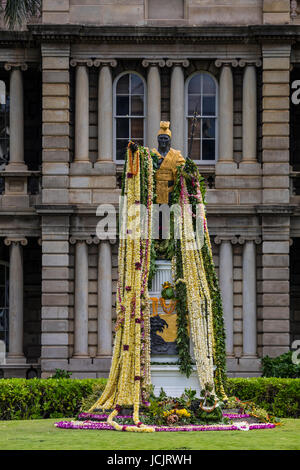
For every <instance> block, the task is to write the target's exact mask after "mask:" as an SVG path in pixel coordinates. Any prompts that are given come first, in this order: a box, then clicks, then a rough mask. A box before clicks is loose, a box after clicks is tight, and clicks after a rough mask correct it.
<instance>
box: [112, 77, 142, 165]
mask: <svg viewBox="0 0 300 470" xmlns="http://www.w3.org/2000/svg"><path fill="white" fill-rule="evenodd" d="M144 138H145V84H144V81H143V79H142V78H141V77H140V76H139V75H137V74H136V73H131V72H126V73H123V74H122V75H120V76H119V77H118V78H117V79H116V81H115V88H114V146H115V150H114V154H115V160H116V161H122V160H124V158H125V153H126V148H127V145H128V140H133V141H134V142H136V143H137V144H139V145H144Z"/></svg>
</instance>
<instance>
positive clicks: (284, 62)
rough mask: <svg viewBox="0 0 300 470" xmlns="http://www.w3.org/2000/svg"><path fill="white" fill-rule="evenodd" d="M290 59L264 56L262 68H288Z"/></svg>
mask: <svg viewBox="0 0 300 470" xmlns="http://www.w3.org/2000/svg"><path fill="white" fill-rule="evenodd" d="M289 69H290V59H289V58H288V57H264V58H263V70H264V71H265V70H289Z"/></svg>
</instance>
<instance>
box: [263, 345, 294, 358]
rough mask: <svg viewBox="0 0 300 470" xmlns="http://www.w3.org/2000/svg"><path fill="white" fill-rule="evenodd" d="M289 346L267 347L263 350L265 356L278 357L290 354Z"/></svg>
mask: <svg viewBox="0 0 300 470" xmlns="http://www.w3.org/2000/svg"><path fill="white" fill-rule="evenodd" d="M289 350H290V348H289V346H267V347H266V346H265V347H264V348H263V355H264V356H270V357H277V356H280V355H281V354H284V353H286V352H289Z"/></svg>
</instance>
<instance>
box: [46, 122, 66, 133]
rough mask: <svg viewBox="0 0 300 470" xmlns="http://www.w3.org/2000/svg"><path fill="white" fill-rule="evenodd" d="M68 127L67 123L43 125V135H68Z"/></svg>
mask: <svg viewBox="0 0 300 470" xmlns="http://www.w3.org/2000/svg"><path fill="white" fill-rule="evenodd" d="M69 134H70V127H69V124H68V123H63V122H62V123H60V124H56V123H55V122H53V123H44V124H43V135H69Z"/></svg>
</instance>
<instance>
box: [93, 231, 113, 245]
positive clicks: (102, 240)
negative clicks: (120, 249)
mask: <svg viewBox="0 0 300 470" xmlns="http://www.w3.org/2000/svg"><path fill="white" fill-rule="evenodd" d="M109 237H110V234H109V233H107V238H103V239H102V238H101V239H100V238H98V237H97V236H95V237H93V243H94V244H95V245H99V243H105V242H106V243H110V244H111V245H114V244H115V243H116V242H117V240H116V238H115V236H113V237H112V238H109Z"/></svg>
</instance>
